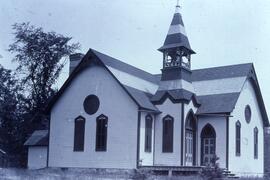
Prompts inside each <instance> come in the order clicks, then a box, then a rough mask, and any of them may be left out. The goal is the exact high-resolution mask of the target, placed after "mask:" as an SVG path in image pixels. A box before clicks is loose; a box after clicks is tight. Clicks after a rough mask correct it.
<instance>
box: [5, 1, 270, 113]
mask: <svg viewBox="0 0 270 180" xmlns="http://www.w3.org/2000/svg"><path fill="white" fill-rule="evenodd" d="M175 5H176V0H113V1H112V0H46V1H44V0H0V27H1V28H0V64H2V65H3V66H4V67H6V68H10V69H15V68H16V64H14V63H11V59H12V58H13V55H12V54H10V53H9V52H7V49H8V45H9V44H11V43H12V42H13V40H14V39H13V37H14V36H13V34H12V32H13V31H12V27H11V25H12V24H14V23H21V22H30V23H31V24H32V25H34V26H38V27H43V28H44V30H45V31H56V32H57V33H60V34H63V35H66V36H70V37H72V38H73V39H72V42H79V43H80V44H81V49H80V50H79V51H78V52H81V53H86V52H87V50H88V49H89V48H93V49H95V50H98V51H100V52H103V53H105V54H108V55H110V56H113V57H115V58H118V59H120V60H121V61H124V62H126V63H129V64H131V65H134V66H136V67H138V68H141V69H144V70H146V71H148V72H150V73H160V69H161V68H162V54H161V53H160V52H159V51H157V49H158V48H159V47H161V46H162V44H163V42H164V40H165V37H166V34H167V32H168V28H169V25H170V22H171V20H172V16H173V13H174V9H175ZM180 5H181V6H182V16H183V20H184V24H185V28H186V31H187V35H188V37H189V41H190V44H191V47H192V49H193V50H194V51H195V52H196V54H195V55H193V56H192V60H191V63H192V69H200V68H207V67H215V66H223V65H231V64H241V63H249V62H252V63H254V66H255V70H256V73H257V77H258V80H259V84H260V87H261V91H262V94H263V97H264V101H265V104H266V108H267V109H269V108H270V81H269V80H270V70H269V68H270V61H269V60H270V53H269V51H270V48H269V47H270V46H269V42H270V1H269V0H256V1H254V0H226V1H225V0H203V1H202V0H180ZM67 66H68V64H67ZM67 66H66V67H65V69H64V70H63V72H62V75H61V78H60V79H59V81H58V83H57V86H59V87H60V86H61V84H62V83H63V81H64V79H65V78H66V77H67V75H68V68H67ZM268 114H270V111H268Z"/></svg>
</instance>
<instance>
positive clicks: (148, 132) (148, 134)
mask: <svg viewBox="0 0 270 180" xmlns="http://www.w3.org/2000/svg"><path fill="white" fill-rule="evenodd" d="M152 124H153V118H152V116H151V115H149V114H148V115H147V116H146V117H145V142H144V151H145V152H151V151H152Z"/></svg>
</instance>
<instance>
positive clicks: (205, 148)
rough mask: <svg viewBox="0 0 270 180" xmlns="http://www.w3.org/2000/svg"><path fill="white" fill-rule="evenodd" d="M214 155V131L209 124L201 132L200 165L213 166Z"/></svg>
mask: <svg viewBox="0 0 270 180" xmlns="http://www.w3.org/2000/svg"><path fill="white" fill-rule="evenodd" d="M215 155H216V131H215V129H214V128H213V126H211V125H210V124H207V125H205V126H204V128H203V129H202V132H201V164H202V165H204V166H208V165H209V166H213V165H214V158H215Z"/></svg>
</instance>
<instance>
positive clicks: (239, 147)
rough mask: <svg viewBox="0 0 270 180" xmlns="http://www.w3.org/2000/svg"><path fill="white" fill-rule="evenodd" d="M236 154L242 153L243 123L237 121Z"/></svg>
mask: <svg viewBox="0 0 270 180" xmlns="http://www.w3.org/2000/svg"><path fill="white" fill-rule="evenodd" d="M235 155H236V156H240V155H241V123H240V121H237V122H236V124H235Z"/></svg>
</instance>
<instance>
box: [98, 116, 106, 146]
mask: <svg viewBox="0 0 270 180" xmlns="http://www.w3.org/2000/svg"><path fill="white" fill-rule="evenodd" d="M107 126H108V119H107V117H105V116H100V117H98V118H97V122H96V151H106V150H107Z"/></svg>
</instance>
